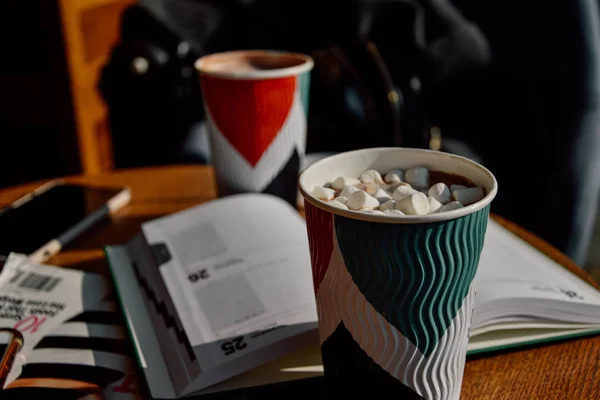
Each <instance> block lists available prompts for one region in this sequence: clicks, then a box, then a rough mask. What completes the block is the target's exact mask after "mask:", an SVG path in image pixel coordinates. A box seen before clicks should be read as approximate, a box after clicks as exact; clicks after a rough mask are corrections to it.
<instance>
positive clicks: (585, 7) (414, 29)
mask: <svg viewBox="0 0 600 400" xmlns="http://www.w3.org/2000/svg"><path fill="white" fill-rule="evenodd" d="M21 3H23V2H10V3H7V4H3V5H2V6H0V9H1V10H2V12H1V13H0V15H1V16H2V17H1V19H2V24H1V25H0V26H1V28H0V33H1V35H0V41H2V44H3V46H2V47H1V48H2V49H3V57H2V63H0V82H1V83H2V85H1V86H0V87H1V88H2V91H1V92H0V129H1V132H2V136H1V139H0V146H1V148H2V150H3V152H2V155H3V157H2V158H1V161H0V187H6V186H10V185H15V184H19V183H22V182H26V181H32V180H39V179H46V178H52V177H58V176H63V175H71V174H80V173H83V174H100V173H104V172H108V171H111V170H113V169H119V168H129V167H142V166H150V165H164V164H180V163H195V164H209V163H210V151H209V147H208V145H207V139H206V135H205V130H204V124H203V121H204V113H203V110H202V98H201V93H200V88H199V84H198V80H197V78H196V74H195V71H194V69H193V62H194V60H195V59H197V58H198V57H200V56H202V55H204V54H208V53H213V52H218V51H226V50H232V49H250V48H264V49H276V50H290V51H298V52H303V53H306V54H310V55H311V56H312V57H313V58H314V59H315V68H314V70H313V72H312V79H311V92H310V105H309V128H308V139H307V151H308V152H313V153H314V152H337V151H345V150H350V149H356V148H362V147H375V146H406V147H422V148H434V149H441V150H444V151H449V152H452V153H456V154H461V155H465V156H467V157H470V158H473V159H475V160H476V161H479V162H481V163H483V164H484V165H485V166H487V167H488V168H490V169H491V170H492V172H494V173H495V174H496V176H497V178H498V181H499V184H500V192H499V195H498V198H497V200H496V201H495V203H494V205H493V210H492V211H494V212H496V213H498V214H500V215H502V216H504V217H506V218H508V219H510V220H512V221H514V222H516V223H518V224H520V225H522V226H524V227H525V228H527V229H529V230H531V231H533V232H534V233H536V234H538V235H540V236H541V237H543V238H544V239H546V240H547V241H549V242H551V243H552V244H554V245H555V246H557V247H558V248H559V249H561V250H562V251H563V252H565V253H567V254H568V255H569V256H570V257H572V258H573V259H575V260H576V261H577V262H578V263H580V264H581V265H586V266H598V265H600V226H599V225H598V224H597V223H595V221H596V217H597V209H598V204H599V199H598V195H599V190H600V130H599V126H600V125H599V123H600V114H599V107H600V101H599V100H600V29H599V24H598V22H599V13H598V4H597V2H596V1H595V0H577V1H573V0H556V1H553V2H545V1H541V0H532V1H529V2H526V3H523V2H517V1H513V0H504V1H500V0H487V1H481V0H454V1H447V0H420V1H417V0H414V1H412V0H371V1H369V0H345V1H341V0H330V1H327V2H322V1H321V2H317V1H315V0H303V1H297V0H287V1H283V0H281V1H278V0H277V1H276V0H140V1H135V0H78V1H73V0H47V1H46V0H44V1H42V0H31V1H29V2H26V3H23V4H21Z"/></svg>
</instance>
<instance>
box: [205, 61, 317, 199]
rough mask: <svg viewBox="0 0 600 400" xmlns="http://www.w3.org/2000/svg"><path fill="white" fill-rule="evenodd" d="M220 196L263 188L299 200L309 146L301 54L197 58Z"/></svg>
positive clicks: (306, 74) (306, 71) (308, 64)
mask: <svg viewBox="0 0 600 400" xmlns="http://www.w3.org/2000/svg"><path fill="white" fill-rule="evenodd" d="M195 67H196V69H197V71H198V72H199V76H200V84H201V88H202V95H203V99H204V109H205V112H206V120H207V126H208V132H209V142H210V145H211V152H212V159H213V164H214V168H215V175H216V180H217V190H218V194H219V196H226V195H229V194H236V193H244V192H262V193H268V194H273V195H276V196H279V197H281V198H283V199H284V200H286V201H287V202H289V203H290V204H292V205H295V204H296V196H297V179H298V173H299V169H300V164H301V162H302V158H303V157H304V153H305V148H306V127H307V119H306V118H307V112H308V92H309V84H310V71H311V69H312V67H313V60H312V59H311V58H310V57H309V56H306V55H303V54H297V53H286V52H276V51H265V50H253V51H232V52H226V53H216V54H211V55H207V56H204V57H202V58H200V59H199V60H197V61H196V63H195Z"/></svg>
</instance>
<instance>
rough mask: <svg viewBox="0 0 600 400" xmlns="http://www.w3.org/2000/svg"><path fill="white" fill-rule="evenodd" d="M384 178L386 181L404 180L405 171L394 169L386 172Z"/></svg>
mask: <svg viewBox="0 0 600 400" xmlns="http://www.w3.org/2000/svg"><path fill="white" fill-rule="evenodd" d="M383 180H384V181H385V182H386V183H394V182H402V181H403V180H404V171H402V170H401V169H393V170H391V171H390V172H388V173H387V174H385V178H383Z"/></svg>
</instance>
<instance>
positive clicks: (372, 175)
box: [360, 169, 383, 183]
mask: <svg viewBox="0 0 600 400" xmlns="http://www.w3.org/2000/svg"><path fill="white" fill-rule="evenodd" d="M360 181H361V182H363V183H383V179H382V178H381V174H380V173H379V172H377V171H375V170H374V169H370V170H367V171H365V172H363V174H362V175H361V176H360Z"/></svg>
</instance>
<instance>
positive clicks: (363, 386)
mask: <svg viewBox="0 0 600 400" xmlns="http://www.w3.org/2000/svg"><path fill="white" fill-rule="evenodd" d="M321 354H322V357H323V365H324V367H325V382H326V385H327V392H328V395H329V396H333V397H332V398H340V399H341V398H352V399H386V398H394V399H403V400H423V397H421V396H419V395H418V394H417V393H415V392H414V391H413V390H412V389H411V388H409V387H408V386H406V385H404V384H403V383H402V382H400V381H399V380H397V379H396V378H394V377H393V376H391V375H390V374H389V373H388V372H387V371H385V370H384V369H383V368H381V367H380V366H379V365H378V364H377V363H376V362H374V361H373V360H372V359H371V358H370V357H369V356H368V355H367V354H366V353H365V352H364V351H363V350H362V349H361V348H360V346H359V345H358V343H356V342H355V341H354V339H353V338H352V335H351V334H350V332H349V331H348V329H347V328H346V326H345V325H344V323H343V322H342V323H340V324H339V325H338V327H337V328H336V330H335V332H333V333H332V334H331V335H330V336H329V337H328V338H327V339H326V340H325V342H323V344H322V345H321Z"/></svg>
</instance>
